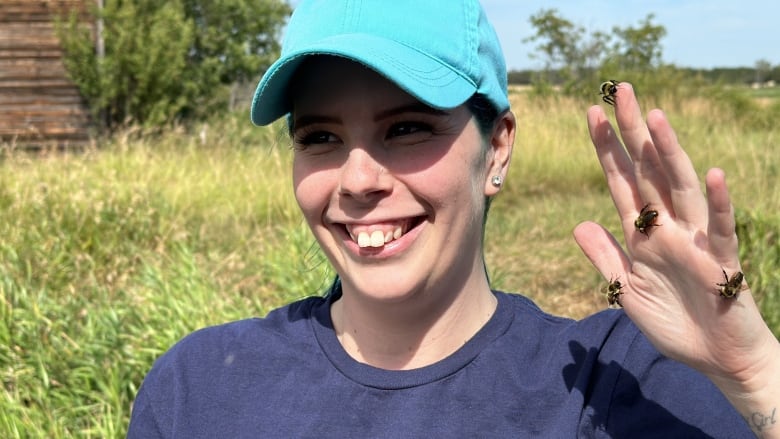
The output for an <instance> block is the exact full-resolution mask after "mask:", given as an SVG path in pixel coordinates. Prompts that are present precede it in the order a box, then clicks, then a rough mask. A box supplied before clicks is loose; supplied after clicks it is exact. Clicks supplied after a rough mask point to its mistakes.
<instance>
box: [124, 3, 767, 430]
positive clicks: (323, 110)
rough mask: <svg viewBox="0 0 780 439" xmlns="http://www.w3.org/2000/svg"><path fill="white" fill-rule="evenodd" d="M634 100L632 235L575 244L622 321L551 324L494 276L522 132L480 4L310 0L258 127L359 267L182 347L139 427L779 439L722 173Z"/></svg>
mask: <svg viewBox="0 0 780 439" xmlns="http://www.w3.org/2000/svg"><path fill="white" fill-rule="evenodd" d="M615 101H616V102H615V104H616V115H617V120H618V125H619V128H620V131H621V135H622V137H623V139H624V140H625V146H626V149H627V152H626V150H624V148H623V145H622V144H621V142H620V141H619V140H618V138H617V136H616V134H615V132H614V131H613V130H612V128H611V127H610V126H609V123H608V122H607V118H606V116H605V114H604V112H603V111H602V110H601V109H600V108H599V107H593V108H591V109H590V110H589V111H588V125H589V128H590V132H591V137H592V139H593V142H594V144H595V145H596V150H597V153H598V155H599V159H600V162H601V164H602V166H603V168H604V171H605V174H606V176H607V182H608V185H609V187H610V191H611V193H612V196H613V200H614V202H615V205H616V207H617V210H618V213H619V215H620V217H621V218H622V221H623V228H624V233H625V235H626V242H627V245H628V248H627V249H626V251H625V252H624V251H623V250H622V249H621V248H620V246H619V245H618V244H617V243H616V241H615V240H614V239H613V238H612V237H611V236H610V235H609V234H608V232H606V231H605V230H604V229H602V228H601V227H600V226H598V225H596V224H593V223H584V224H582V225H580V226H579V227H578V228H577V229H576V230H575V238H576V240H577V242H578V243H579V245H580V246H581V247H582V249H583V251H584V253H585V254H586V256H587V257H588V258H589V259H590V260H591V261H592V262H593V263H594V265H595V266H596V268H597V269H598V270H599V271H600V272H601V273H602V274H605V277H607V278H610V277H613V276H616V275H617V276H618V277H619V279H620V282H621V288H620V289H618V290H617V292H619V293H621V294H620V295H619V296H616V297H617V298H616V300H619V302H620V304H621V305H623V306H624V307H625V312H623V311H606V312H602V313H598V314H596V315H594V316H591V317H589V318H587V319H584V320H582V321H579V322H574V321H571V320H568V319H562V318H556V317H553V316H549V315H546V314H544V313H543V312H542V311H540V310H539V309H538V308H537V307H535V306H534V305H533V304H532V303H530V302H529V301H528V300H527V299H525V298H523V297H522V296H519V295H510V294H505V293H501V292H496V291H492V290H491V289H490V285H489V282H488V278H487V275H486V272H485V268H484V263H483V257H482V242H483V240H482V232H483V224H484V220H485V217H486V215H487V210H488V207H489V202H490V199H491V197H493V196H495V195H496V194H498V193H499V192H500V190H501V187H502V184H503V182H504V180H505V178H506V177H507V170H508V166H509V162H510V158H511V153H512V143H513V141H514V136H515V127H516V124H515V119H514V116H513V114H512V113H511V111H510V110H509V102H508V99H507V92H506V69H505V66H504V61H503V57H502V55H501V49H500V47H499V44H498V40H497V38H496V36H495V33H494V31H493V29H492V27H491V26H490V24H489V23H488V22H487V21H486V19H485V16H484V12H483V11H482V9H481V7H480V6H479V4H478V3H477V2H476V1H474V0H458V1H455V0H446V1H445V0H442V1H426V2H418V1H413V0H408V1H405V0H396V1H394V2H386V1H380V0H377V1H364V2H347V1H343V2H335V1H328V2H324V1H319V2H318V1H302V2H300V4H299V5H298V7H297V9H296V11H295V13H294V14H293V17H292V19H291V21H290V24H289V27H288V30H287V37H286V39H285V42H284V45H283V53H282V57H281V58H280V60H278V61H277V62H276V63H275V64H274V65H273V66H272V67H271V68H270V69H269V70H268V72H266V74H265V75H264V77H263V79H262V80H261V82H260V84H259V85H258V88H257V91H256V94H255V99H254V102H253V106H252V120H253V121H254V122H255V123H256V124H260V125H262V124H268V123H271V122H273V121H274V120H276V119H278V118H279V117H282V116H284V115H287V117H288V119H287V120H288V124H289V127H290V132H291V134H292V142H293V146H294V164H293V185H294V189H295V197H296V199H297V201H298V204H299V205H300V208H301V211H302V213H303V215H304V217H305V218H306V220H307V222H308V224H309V227H310V228H311V230H312V232H313V234H314V236H315V237H316V239H317V241H318V243H319V245H320V246H321V247H322V249H323V251H324V252H325V254H326V255H327V257H328V259H329V260H330V262H331V264H332V265H333V267H334V268H335V270H336V272H337V273H338V279H337V281H336V282H334V284H333V286H332V287H331V289H330V291H329V292H328V294H327V295H326V296H325V297H312V298H308V299H304V300H302V301H299V302H296V303H293V304H290V305H288V306H286V307H283V308H281V309H278V310H275V311H273V312H271V313H270V314H269V315H268V316H267V317H266V318H264V319H251V320H245V321H241V322H234V323H230V324H227V325H223V326H219V327H214V328H207V329H204V330H201V331H198V332H196V333H194V334H191V335H190V336H188V337H187V338H185V339H184V340H182V341H181V342H180V343H178V344H177V345H176V346H174V347H173V348H172V349H171V350H170V351H169V352H168V353H166V354H165V355H164V356H163V357H161V358H160V360H158V362H157V363H156V364H155V366H154V368H153V369H152V371H150V373H149V375H148V376H147V378H146V379H145V381H144V384H143V386H142V388H141V389H140V391H139V394H138V397H137V399H136V402H135V405H134V408H133V416H132V420H131V425H130V431H129V436H130V437H419V436H423V435H425V436H433V437H485V436H488V437H750V436H753V433H751V428H753V430H754V432H755V433H756V434H758V435H761V436H763V437H780V427H778V426H776V425H775V422H776V418H775V412H776V408H777V407H778V406H780V374H778V373H776V372H777V371H778V370H780V345H778V342H777V340H776V339H775V338H774V337H773V335H772V334H771V332H770V331H769V329H768V328H767V326H766V324H765V323H764V322H763V321H762V319H761V317H760V314H759V313H758V310H757V307H756V305H755V303H754V302H753V300H752V297H751V294H750V291H749V290H748V289H746V288H745V287H744V286H742V285H741V284H740V285H739V286H737V284H738V283H737V284H735V285H734V289H741V290H742V291H740V292H739V294H737V295H735V297H733V298H725V297H719V294H718V291H717V290H716V288H715V286H714V285H715V283H718V282H721V283H728V282H725V281H723V276H724V275H723V271H725V272H726V273H729V274H733V273H736V272H738V271H739V270H740V267H739V262H738V260H737V240H736V236H735V233H734V218H733V213H732V211H731V207H730V203H729V197H728V193H727V190H726V186H725V180H724V175H723V173H722V172H721V171H719V170H712V171H710V172H709V173H708V175H707V178H706V183H707V197H706V199H705V197H704V196H702V194H701V192H700V190H699V184H698V180H697V177H696V175H695V173H694V171H693V168H692V166H691V164H690V162H689V160H688V158H687V156H686V155H685V154H684V152H683V151H682V150H681V149H680V147H679V145H678V144H677V141H676V139H675V136H674V132H673V131H672V129H671V127H670V126H669V125H668V123H667V121H666V119H665V118H664V116H663V114H662V113H661V112H660V111H657V110H656V111H653V112H650V113H649V115H648V118H647V123H645V122H644V121H643V119H642V116H641V113H640V111H639V108H638V106H637V103H636V100H635V98H634V96H633V91H632V89H631V86H630V85H629V84H620V85H619V86H618V91H617V93H616V96H615ZM648 203H652V206H653V210H654V211H656V212H657V216H651V217H647V220H648V222H647V224H640V225H641V226H642V227H641V228H642V229H644V231H645V232H647V229H648V228H651V227H652V224H653V221H657V222H658V223H659V224H662V225H663V227H658V228H655V229H652V231H651V232H650V233H649V234H647V236H645V235H644V234H642V233H640V231H638V230H637V226H636V225H635V224H634V221H635V220H636V219H637V216H638V215H639V214H640V211H641V210H642V208H643V207H644V206H645V205H646V204H648ZM645 212H647V211H645ZM510 245H511V244H510ZM518 263H522V261H518ZM724 288H725V287H724ZM729 288H731V287H729ZM724 291H725V292H728V293H731V292H732V289H729V290H724ZM729 295H730V294H729Z"/></svg>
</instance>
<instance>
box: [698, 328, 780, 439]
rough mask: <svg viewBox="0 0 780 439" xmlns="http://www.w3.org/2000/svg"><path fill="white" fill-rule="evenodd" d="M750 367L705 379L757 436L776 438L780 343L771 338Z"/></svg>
mask: <svg viewBox="0 0 780 439" xmlns="http://www.w3.org/2000/svg"><path fill="white" fill-rule="evenodd" d="M759 352H761V353H762V355H761V356H760V357H759V358H760V359H759V361H756V362H754V364H753V365H752V367H750V368H748V369H746V370H743V371H740V372H738V373H734V374H729V375H718V376H710V377H709V378H710V379H711V380H712V381H713V383H715V385H716V386H717V387H718V388H719V389H720V390H721V392H723V394H724V395H725V396H726V398H727V399H728V400H729V402H731V404H732V405H733V406H734V407H735V408H736V409H737V411H738V412H739V413H740V414H741V415H742V417H743V418H744V419H745V421H746V422H747V423H748V425H749V426H750V428H751V429H752V430H753V432H754V433H755V434H756V436H757V437H760V438H780V342H778V340H777V339H775V338H774V336H772V337H771V340H768V342H767V344H766V346H765V348H764V349H760V350H759Z"/></svg>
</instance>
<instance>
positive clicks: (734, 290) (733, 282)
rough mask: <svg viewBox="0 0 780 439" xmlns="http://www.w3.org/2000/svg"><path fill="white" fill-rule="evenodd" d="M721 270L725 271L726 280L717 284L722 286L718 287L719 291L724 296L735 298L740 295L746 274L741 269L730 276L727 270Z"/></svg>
mask: <svg viewBox="0 0 780 439" xmlns="http://www.w3.org/2000/svg"><path fill="white" fill-rule="evenodd" d="M720 270H721V271H722V272H723V278H724V279H725V280H726V282H724V283H722V284H716V285H718V286H719V287H720V288H718V292H719V293H720V295H721V296H722V297H725V298H727V299H735V298H736V297H737V296H738V295H739V292H740V291H742V280H743V279H744V278H745V275H744V274H742V272H741V271H738V272H736V273H734V274H733V275H731V277H729V275H728V274H726V270H724V269H723V268H721V269H720Z"/></svg>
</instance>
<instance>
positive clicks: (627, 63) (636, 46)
mask: <svg viewBox="0 0 780 439" xmlns="http://www.w3.org/2000/svg"><path fill="white" fill-rule="evenodd" d="M654 18H655V15H654V14H648V15H647V16H646V17H645V19H644V20H642V21H641V22H640V23H639V27H631V26H627V27H624V28H620V27H617V26H616V27H614V28H612V33H613V34H615V36H616V44H615V46H614V49H613V50H614V54H615V60H616V61H617V62H618V64H619V65H620V67H621V69H622V70H631V71H637V70H647V69H653V68H656V67H659V66H660V64H661V61H662V58H663V49H662V47H661V39H662V38H663V37H664V36H666V28H664V27H663V26H661V25H655V24H653V19H654Z"/></svg>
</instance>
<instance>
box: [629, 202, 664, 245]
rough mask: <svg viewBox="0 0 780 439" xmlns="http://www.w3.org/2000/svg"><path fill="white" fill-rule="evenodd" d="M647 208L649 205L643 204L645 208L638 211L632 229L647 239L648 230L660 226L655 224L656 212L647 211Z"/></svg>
mask: <svg viewBox="0 0 780 439" xmlns="http://www.w3.org/2000/svg"><path fill="white" fill-rule="evenodd" d="M648 207H650V205H649V204H645V207H643V208H642V210H640V211H639V216H638V217H637V218H636V219H635V220H634V227H636V229H637V230H639V233H643V234H644V235H645V236H647V237H648V238H649V237H650V235H648V234H647V231H648V229H650V228H651V227H655V226H660V224H657V223H656V222H655V221H656V219H657V218H658V211H657V210H651V209H648Z"/></svg>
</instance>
